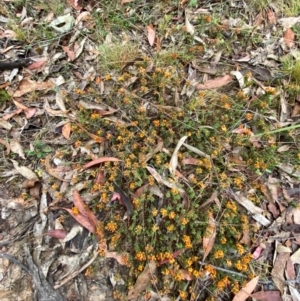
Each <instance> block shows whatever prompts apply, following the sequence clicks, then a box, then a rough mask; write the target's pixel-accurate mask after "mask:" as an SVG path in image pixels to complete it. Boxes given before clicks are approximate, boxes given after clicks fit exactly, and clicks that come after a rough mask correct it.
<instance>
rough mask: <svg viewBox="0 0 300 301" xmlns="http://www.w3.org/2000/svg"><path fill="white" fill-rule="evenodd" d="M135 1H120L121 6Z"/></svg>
mask: <svg viewBox="0 0 300 301" xmlns="http://www.w3.org/2000/svg"><path fill="white" fill-rule="evenodd" d="M133 1H135V0H122V1H121V4H126V3H130V2H133Z"/></svg>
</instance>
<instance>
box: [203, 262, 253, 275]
mask: <svg viewBox="0 0 300 301" xmlns="http://www.w3.org/2000/svg"><path fill="white" fill-rule="evenodd" d="M199 263H200V264H203V265H210V266H211V267H213V268H214V269H216V270H218V271H222V272H226V273H229V274H233V275H236V276H240V277H243V278H248V277H247V276H246V275H244V274H241V273H238V272H235V271H231V270H227V269H224V268H220V267H216V266H214V265H212V264H209V263H205V262H202V261H199Z"/></svg>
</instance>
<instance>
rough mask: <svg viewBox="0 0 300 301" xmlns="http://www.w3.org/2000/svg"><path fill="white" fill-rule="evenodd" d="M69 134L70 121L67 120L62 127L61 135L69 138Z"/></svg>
mask: <svg viewBox="0 0 300 301" xmlns="http://www.w3.org/2000/svg"><path fill="white" fill-rule="evenodd" d="M70 134H71V123H70V122H68V123H66V124H65V125H64V126H63V127H62V135H63V136H64V137H65V138H66V139H70Z"/></svg>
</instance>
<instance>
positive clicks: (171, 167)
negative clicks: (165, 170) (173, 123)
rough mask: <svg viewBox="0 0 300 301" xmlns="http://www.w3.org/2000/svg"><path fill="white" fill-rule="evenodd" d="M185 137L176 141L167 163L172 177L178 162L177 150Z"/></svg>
mask: <svg viewBox="0 0 300 301" xmlns="http://www.w3.org/2000/svg"><path fill="white" fill-rule="evenodd" d="M186 139H187V136H183V137H182V138H181V139H180V140H179V141H178V143H177V145H176V147H175V149H174V152H173V154H172V157H171V160H170V164H169V170H170V173H171V175H172V176H173V177H174V176H175V172H176V169H177V164H178V151H179V149H180V147H181V146H182V144H183V143H184V142H185V140H186Z"/></svg>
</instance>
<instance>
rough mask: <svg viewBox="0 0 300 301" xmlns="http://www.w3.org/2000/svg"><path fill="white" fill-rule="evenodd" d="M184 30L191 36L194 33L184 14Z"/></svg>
mask: <svg viewBox="0 0 300 301" xmlns="http://www.w3.org/2000/svg"><path fill="white" fill-rule="evenodd" d="M185 28H186V31H187V32H188V33H189V34H191V35H193V34H194V33H195V28H194V26H193V25H192V24H191V22H190V21H189V19H188V14H187V13H186V14H185Z"/></svg>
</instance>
